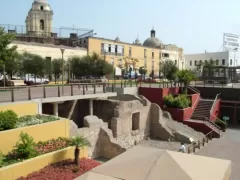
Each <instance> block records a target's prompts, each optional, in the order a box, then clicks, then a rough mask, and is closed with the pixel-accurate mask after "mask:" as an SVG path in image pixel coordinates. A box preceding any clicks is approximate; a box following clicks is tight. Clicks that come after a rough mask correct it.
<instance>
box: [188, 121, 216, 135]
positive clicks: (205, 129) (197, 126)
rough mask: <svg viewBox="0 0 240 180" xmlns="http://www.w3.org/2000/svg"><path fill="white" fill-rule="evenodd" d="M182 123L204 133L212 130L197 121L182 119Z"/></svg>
mask: <svg viewBox="0 0 240 180" xmlns="http://www.w3.org/2000/svg"><path fill="white" fill-rule="evenodd" d="M183 123H184V124H186V125H188V126H189V127H191V128H193V129H195V130H196V131H200V132H202V133H204V134H207V133H209V132H211V131H212V129H211V128H210V127H208V126H207V125H206V124H204V123H201V122H199V123H198V122H191V121H184V122H183Z"/></svg>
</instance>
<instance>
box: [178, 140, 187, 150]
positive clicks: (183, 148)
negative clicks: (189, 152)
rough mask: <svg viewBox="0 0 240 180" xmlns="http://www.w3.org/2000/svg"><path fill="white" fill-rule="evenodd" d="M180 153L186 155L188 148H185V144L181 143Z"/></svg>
mask: <svg viewBox="0 0 240 180" xmlns="http://www.w3.org/2000/svg"><path fill="white" fill-rule="evenodd" d="M179 152H182V153H186V147H185V145H184V143H183V142H182V143H181V147H180V149H179Z"/></svg>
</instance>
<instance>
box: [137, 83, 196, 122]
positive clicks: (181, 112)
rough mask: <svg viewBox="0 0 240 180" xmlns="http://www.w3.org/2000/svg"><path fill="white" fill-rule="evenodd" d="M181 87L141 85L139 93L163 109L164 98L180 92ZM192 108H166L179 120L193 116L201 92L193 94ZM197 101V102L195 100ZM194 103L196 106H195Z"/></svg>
mask: <svg viewBox="0 0 240 180" xmlns="http://www.w3.org/2000/svg"><path fill="white" fill-rule="evenodd" d="M179 90H180V89H179V87H174V88H149V87H139V94H140V95H143V96H144V97H146V98H147V99H148V100H149V101H150V102H151V103H156V104H158V105H159V106H160V107H161V108H162V109H163V106H164V103H163V98H164V97H165V96H167V95H169V94H173V95H174V94H179ZM189 96H191V106H192V107H191V108H190V107H189V108H185V109H177V108H166V109H164V110H166V111H168V112H170V114H171V115H172V117H173V119H175V120H178V121H184V120H188V119H190V118H191V116H192V114H193V112H194V110H195V108H196V107H197V105H198V102H199V98H198V96H199V94H191V95H189ZM195 101H197V102H196V103H195V104H194V102H195ZM193 105H194V107H193Z"/></svg>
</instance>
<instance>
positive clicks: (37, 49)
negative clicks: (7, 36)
mask: <svg viewBox="0 0 240 180" xmlns="http://www.w3.org/2000/svg"><path fill="white" fill-rule="evenodd" d="M13 45H16V46H17V51H18V53H20V54H23V53H24V52H29V53H32V54H37V55H39V56H41V57H43V58H46V57H50V58H51V59H61V58H62V53H61V51H60V48H64V49H65V51H64V60H68V58H71V57H73V56H86V55H87V49H84V48H80V47H69V46H57V45H54V44H41V43H34V42H29V43H28V42H21V41H14V42H13V43H12V44H11V45H10V46H13Z"/></svg>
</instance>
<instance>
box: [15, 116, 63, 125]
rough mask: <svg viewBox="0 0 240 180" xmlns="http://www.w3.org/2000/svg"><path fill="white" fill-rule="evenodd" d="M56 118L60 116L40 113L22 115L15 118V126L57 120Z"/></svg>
mask: <svg viewBox="0 0 240 180" xmlns="http://www.w3.org/2000/svg"><path fill="white" fill-rule="evenodd" d="M57 120H60V118H58V117H55V116H47V115H40V114H38V115H34V116H23V117H20V118H19V119H18V120H17V123H16V127H17V128H20V127H25V126H31V125H36V124H43V123H47V122H52V121H57Z"/></svg>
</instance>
